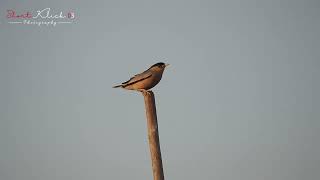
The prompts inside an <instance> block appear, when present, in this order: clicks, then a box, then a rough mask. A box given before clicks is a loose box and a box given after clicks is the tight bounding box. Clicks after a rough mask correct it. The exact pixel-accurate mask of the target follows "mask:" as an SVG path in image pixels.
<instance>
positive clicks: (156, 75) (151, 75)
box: [113, 62, 169, 93]
mask: <svg viewBox="0 0 320 180" xmlns="http://www.w3.org/2000/svg"><path fill="white" fill-rule="evenodd" d="M167 66H169V64H165V63H163V62H159V63H156V64H154V65H152V66H151V67H150V68H149V69H147V70H145V71H144V72H142V73H140V74H136V75H134V76H133V77H131V78H130V79H129V80H128V81H126V82H123V83H122V84H120V85H116V86H113V88H119V87H121V88H123V89H127V90H136V91H140V92H143V93H144V92H147V91H148V90H149V89H151V88H153V87H154V86H156V85H157V84H158V83H159V82H160V80H161V78H162V74H163V71H164V69H165V68H166V67H167Z"/></svg>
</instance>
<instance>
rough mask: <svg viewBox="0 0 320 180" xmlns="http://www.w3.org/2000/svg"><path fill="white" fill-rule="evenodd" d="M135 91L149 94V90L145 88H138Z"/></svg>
mask: <svg viewBox="0 0 320 180" xmlns="http://www.w3.org/2000/svg"><path fill="white" fill-rule="evenodd" d="M137 91H140V92H141V93H142V94H148V95H149V94H150V91H148V90H145V89H138V90H137Z"/></svg>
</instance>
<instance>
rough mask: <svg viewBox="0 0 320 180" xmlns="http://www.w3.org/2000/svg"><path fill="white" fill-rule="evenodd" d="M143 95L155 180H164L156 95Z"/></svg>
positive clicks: (150, 93)
mask: <svg viewBox="0 0 320 180" xmlns="http://www.w3.org/2000/svg"><path fill="white" fill-rule="evenodd" d="M142 94H143V97H144V103H145V108H146V115H147V128H148V139H149V148H150V154H151V162H152V172H153V179H154V180H164V175H163V167H162V159H161V150H160V141H159V132H158V122H157V111H156V104H155V99H154V94H153V92H152V91H147V92H143V93H142Z"/></svg>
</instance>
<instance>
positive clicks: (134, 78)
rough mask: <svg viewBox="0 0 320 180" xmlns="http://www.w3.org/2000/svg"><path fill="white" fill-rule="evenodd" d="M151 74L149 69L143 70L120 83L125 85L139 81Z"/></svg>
mask: <svg viewBox="0 0 320 180" xmlns="http://www.w3.org/2000/svg"><path fill="white" fill-rule="evenodd" d="M151 76H152V73H151V72H150V71H144V72H143V73H140V74H136V75H134V76H133V77H132V78H130V79H129V80H128V81H126V82H123V83H122V84H123V85H125V86H127V85H131V84H134V83H136V82H139V81H142V80H145V79H147V78H150V77H151Z"/></svg>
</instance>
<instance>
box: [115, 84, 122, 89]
mask: <svg viewBox="0 0 320 180" xmlns="http://www.w3.org/2000/svg"><path fill="white" fill-rule="evenodd" d="M119 87H123V84H120V85H117V86H113V88H119Z"/></svg>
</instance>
